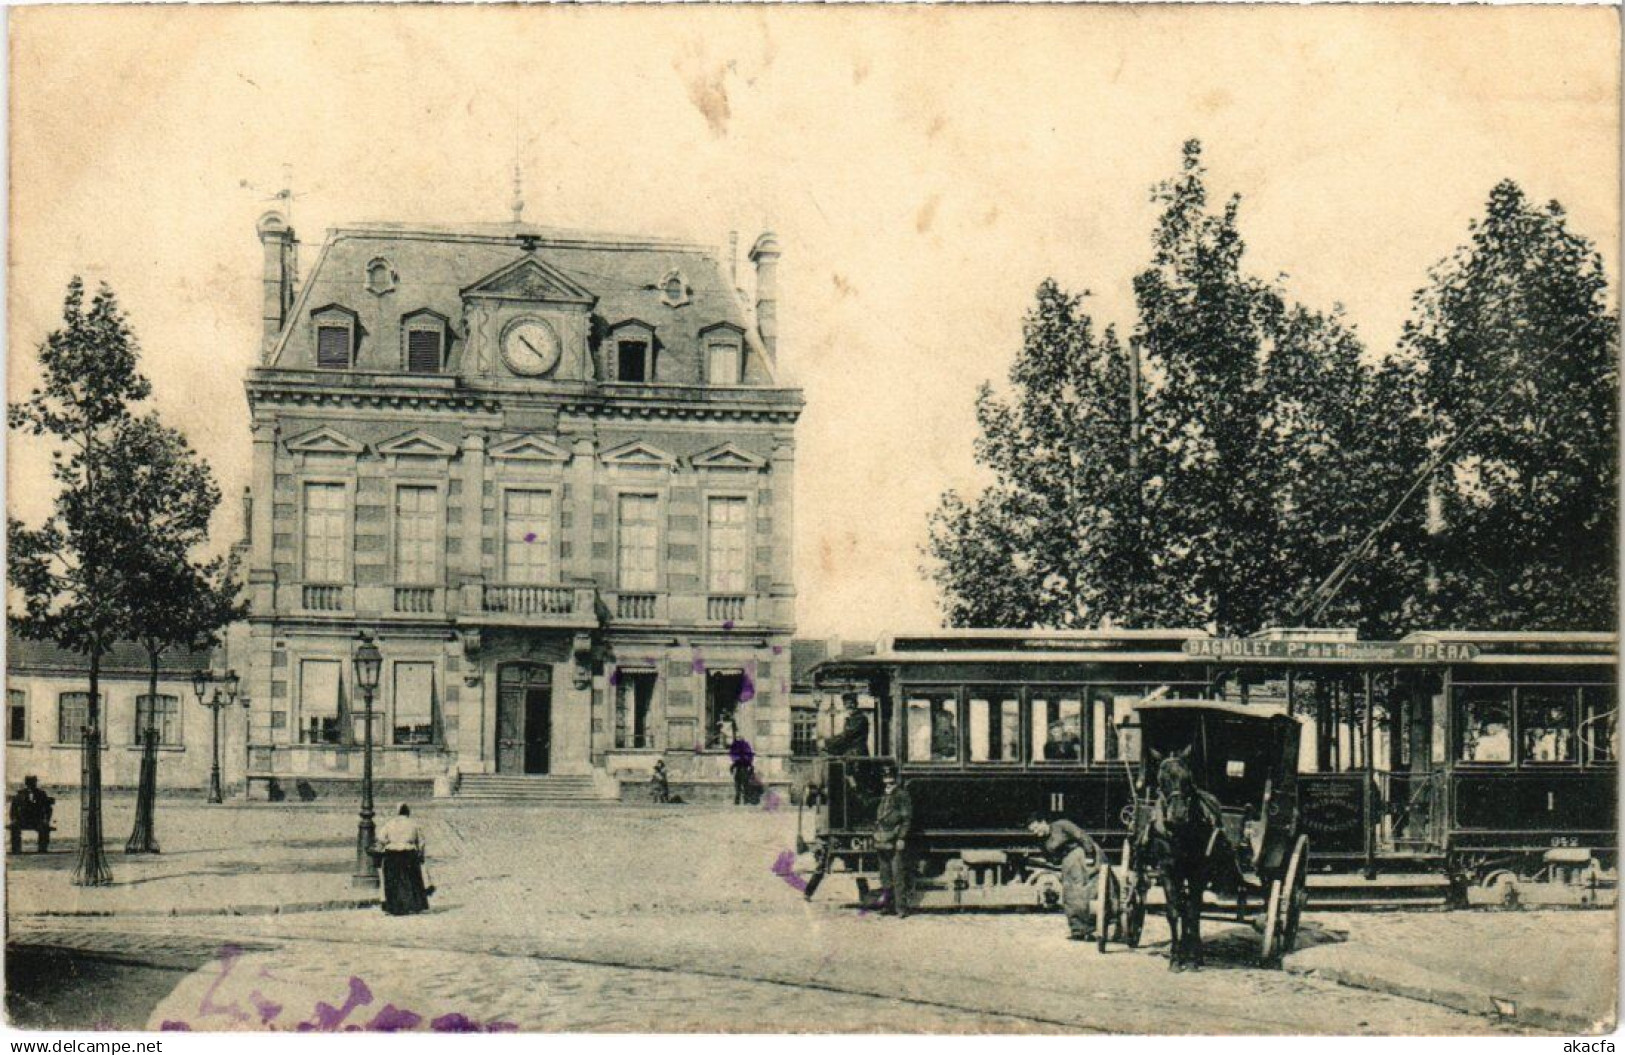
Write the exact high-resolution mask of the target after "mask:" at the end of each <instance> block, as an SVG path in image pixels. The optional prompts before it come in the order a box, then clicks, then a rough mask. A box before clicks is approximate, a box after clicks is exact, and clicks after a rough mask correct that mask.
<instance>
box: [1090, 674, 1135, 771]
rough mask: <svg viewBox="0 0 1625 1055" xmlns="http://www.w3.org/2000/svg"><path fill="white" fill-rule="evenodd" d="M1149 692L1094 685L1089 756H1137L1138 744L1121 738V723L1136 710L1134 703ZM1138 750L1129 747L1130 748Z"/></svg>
mask: <svg viewBox="0 0 1625 1055" xmlns="http://www.w3.org/2000/svg"><path fill="white" fill-rule="evenodd" d="M1144 695H1145V693H1144V692H1142V691H1141V690H1140V689H1138V688H1133V689H1123V688H1109V689H1094V690H1092V691H1091V692H1090V694H1089V696H1090V699H1089V710H1090V718H1089V727H1090V729H1091V731H1092V732H1093V736H1092V737H1091V738H1090V745H1091V747H1090V753H1089V757H1090V758H1091V759H1093V760H1094V761H1096V762H1115V761H1117V760H1118V759H1119V758H1134V757H1136V756H1137V755H1138V753H1139V752H1138V746H1139V745H1138V744H1133V745H1128V744H1124V743H1122V742H1121V741H1120V739H1119V733H1120V732H1126V730H1120V728H1119V727H1120V726H1121V725H1122V724H1123V723H1124V722H1125V721H1127V720H1128V719H1129V718H1131V717H1132V716H1133V714H1134V705H1135V704H1136V703H1138V702H1140V699H1141V698H1142V697H1143V696H1144ZM1130 747H1132V748H1134V750H1128V748H1130Z"/></svg>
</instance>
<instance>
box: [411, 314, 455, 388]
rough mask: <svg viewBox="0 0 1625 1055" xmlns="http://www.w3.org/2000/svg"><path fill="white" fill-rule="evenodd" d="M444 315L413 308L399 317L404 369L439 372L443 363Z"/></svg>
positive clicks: (424, 372) (444, 341)
mask: <svg viewBox="0 0 1625 1055" xmlns="http://www.w3.org/2000/svg"><path fill="white" fill-rule="evenodd" d="M446 330H447V323H446V318H445V316H443V315H441V314H439V313H438V312H433V311H429V310H427V309H425V310H423V311H417V312H413V313H412V314H411V315H408V316H406V317H405V318H404V319H402V320H401V341H402V344H403V358H404V360H405V363H406V372H407V373H409V374H438V373H440V372H441V371H442V370H444V369H445V367H446Z"/></svg>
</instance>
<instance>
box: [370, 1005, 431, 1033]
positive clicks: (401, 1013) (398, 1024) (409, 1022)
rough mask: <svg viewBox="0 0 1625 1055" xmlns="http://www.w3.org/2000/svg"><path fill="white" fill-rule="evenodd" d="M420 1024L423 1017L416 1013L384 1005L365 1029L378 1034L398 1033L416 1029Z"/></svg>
mask: <svg viewBox="0 0 1625 1055" xmlns="http://www.w3.org/2000/svg"><path fill="white" fill-rule="evenodd" d="M422 1023H423V1016H422V1015H420V1014H418V1013H417V1012H416V1011H408V1010H406V1009H405V1008H401V1007H396V1006H395V1005H394V1004H385V1005H384V1009H383V1010H382V1011H380V1012H378V1014H376V1015H374V1016H373V1019H372V1021H371V1022H368V1023H367V1028H368V1029H370V1030H374V1031H376V1032H379V1033H398V1032H400V1031H401V1030H403V1029H416V1028H418V1026H419V1025H421V1024H422Z"/></svg>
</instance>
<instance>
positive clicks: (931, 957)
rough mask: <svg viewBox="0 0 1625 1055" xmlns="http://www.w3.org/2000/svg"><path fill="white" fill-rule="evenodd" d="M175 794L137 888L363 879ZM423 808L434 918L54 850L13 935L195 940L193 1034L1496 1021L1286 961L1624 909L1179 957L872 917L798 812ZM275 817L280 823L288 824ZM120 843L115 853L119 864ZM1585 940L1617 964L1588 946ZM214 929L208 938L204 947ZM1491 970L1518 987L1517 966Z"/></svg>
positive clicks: (1485, 1028) (173, 1008)
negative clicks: (88, 868)
mask: <svg viewBox="0 0 1625 1055" xmlns="http://www.w3.org/2000/svg"><path fill="white" fill-rule="evenodd" d="M170 809H171V813H172V816H171V817H170V818H169V824H168V827H167V829H166V830H167V831H168V832H169V833H170V834H169V838H168V841H167V842H166V844H165V849H166V851H171V852H172V853H173V854H174V856H169V855H168V854H166V862H167V863H166V864H163V865H158V864H151V863H148V864H144V865H142V866H141V867H142V868H145V869H151V870H152V871H149V872H147V873H144V874H142V875H141V876H140V880H141V881H140V882H139V883H137V884H136V887H135V888H136V889H137V890H142V889H144V890H145V891H146V893H143V894H141V895H139V896H140V897H143V898H148V899H150V900H152V901H153V904H154V905H162V904H165V903H167V901H166V899H165V898H164V897H162V896H161V892H162V890H163V888H164V885H165V883H166V882H169V880H167V879H165V878H164V877H163V871H162V870H163V868H164V867H168V868H170V869H171V870H172V871H173V872H174V873H175V874H176V876H177V878H176V880H175V881H176V882H182V881H184V882H187V883H195V882H197V875H196V873H197V872H199V871H207V870H208V869H207V868H204V867H201V866H200V865H199V864H198V863H197V862H198V859H199V858H204V857H206V856H207V855H204V854H202V853H199V854H197V855H192V856H188V848H187V845H186V844H187V843H195V844H196V847H197V849H198V850H199V851H203V850H209V851H210V852H211V854H213V853H219V854H220V855H222V856H230V857H232V858H233V859H238V858H241V857H243V856H249V857H255V855H254V854H252V853H248V852H247V851H241V850H238V849H233V850H231V851H229V853H228V852H227V851H225V850H221V849H219V848H222V847H226V846H242V845H245V844H251V845H256V846H261V847H264V848H265V849H264V850H263V851H261V852H259V855H258V857H255V859H256V860H261V859H263V860H264V861H265V862H266V864H265V867H263V868H261V869H259V870H258V871H256V872H255V880H256V883H257V886H256V887H255V890H254V893H255V897H254V899H253V900H254V901H255V902H257V903H261V904H274V903H278V902H281V901H284V900H286V899H285V898H284V897H283V896H282V895H283V894H285V893H286V892H288V891H291V892H293V893H295V894H297V895H298V897H299V899H309V898H311V897H330V898H332V899H335V900H337V899H342V898H346V897H353V896H354V892H353V891H351V890H350V889H349V888H348V885H347V882H346V880H347V877H346V876H345V875H343V874H342V873H343V868H342V867H334V869H333V871H332V872H331V873H328V874H325V875H319V878H318V879H312V878H311V877H310V873H308V872H307V873H305V875H304V877H303V878H299V879H295V880H291V881H290V883H289V885H288V887H287V889H286V891H285V890H282V889H278V888H277V884H278V882H279V876H280V875H282V874H283V873H282V872H280V871H279V869H282V868H290V867H293V866H292V865H290V864H288V863H287V862H289V861H299V862H304V865H301V867H304V866H305V865H309V863H310V861H309V860H307V859H306V858H307V857H308V856H309V855H311V854H316V855H318V856H323V857H331V858H333V861H334V862H335V864H336V865H337V864H342V863H343V862H344V861H345V860H346V853H347V848H346V846H345V844H344V843H343V840H342V837H343V835H344V834H345V833H346V832H347V831H348V830H350V826H351V825H353V816H352V815H349V814H347V813H343V812H339V811H335V810H315V809H311V808H309V807H305V808H303V809H281V810H270V809H265V810H259V809H231V808H226V809H217V810H213V811H210V810H207V809H205V808H203V807H200V806H190V805H189V806H179V807H170ZM419 812H420V813H421V815H422V816H423V817H424V819H425V822H426V826H427V829H428V833H429V838H430V859H431V867H432V869H433V873H434V880H435V882H436V884H437V885H438V887H439V889H440V893H439V894H438V895H437V896H436V898H435V907H434V911H433V912H431V913H430V914H428V915H426V916H420V917H408V918H391V917H388V916H385V915H383V914H382V913H380V912H378V911H376V910H366V909H352V910H344V911H305V912H289V913H286V914H281V915H275V914H253V915H241V916H226V915H195V916H182V917H174V918H166V917H163V916H160V915H155V914H154V915H135V914H131V913H130V912H129V911H128V910H129V909H130V908H132V906H133V903H132V901H131V900H130V899H132V898H134V897H136V896H137V895H134V894H131V893H130V891H129V889H128V888H125V889H121V888H119V887H115V888H113V889H110V890H107V891H74V893H75V894H77V895H78V896H77V897H76V898H74V899H73V900H72V904H71V906H69V908H70V910H72V911H77V912H93V911H96V909H95V904H96V902H97V900H98V899H103V900H106V901H108V902H109V903H117V904H119V905H121V906H123V907H124V908H125V909H126V911H124V912H122V913H121V914H120V915H116V916H110V917H95V916H78V917H62V916H48V915H32V914H30V913H38V912H42V911H46V909H45V908H44V905H45V904H46V903H48V902H50V901H52V900H53V899H54V898H56V897H58V896H60V895H61V893H62V892H64V891H68V890H73V888H68V887H66V886H65V885H63V886H52V885H51V884H52V883H56V882H61V883H62V884H65V875H63V874H62V873H61V872H60V870H58V869H56V868H55V867H54V866H55V864H56V861H55V858H56V856H57V855H53V860H52V867H51V868H50V869H46V868H44V867H43V866H42V865H40V864H36V863H33V862H28V863H27V865H26V866H25V867H23V868H20V869H17V870H14V871H13V872H11V873H10V874H9V883H10V892H11V894H12V904H13V907H12V912H13V913H14V914H13V916H12V920H11V923H12V928H11V934H10V940H11V941H12V942H13V943H15V944H19V945H23V946H36V947H37V946H44V947H51V948H59V949H60V948H67V949H81V950H96V951H100V952H104V953H105V952H117V953H119V954H121V955H123V956H125V957H128V958H133V959H137V960H140V959H143V958H146V959H152V960H157V961H159V962H171V961H173V959H174V957H175V956H176V955H177V949H180V950H181V951H183V952H184V953H185V955H187V956H190V957H192V959H191V961H190V962H191V964H193V967H192V970H191V971H190V973H189V974H188V975H186V976H185V977H184V979H183V980H182V981H180V983H179V984H178V985H176V986H175V988H174V989H173V991H172V992H170V993H169V994H168V995H167V996H165V997H164V998H163V999H162V1000H160V1001H158V1002H157V1004H156V1006H154V1007H153V1008H151V1009H150V1017H149V1019H148V1021H147V1022H146V1024H147V1025H149V1026H151V1027H152V1028H157V1027H159V1026H161V1025H162V1024H164V1023H165V1022H170V1023H176V1024H185V1025H187V1026H190V1027H191V1028H197V1029H220V1028H265V1027H267V1026H268V1027H271V1028H292V1026H294V1025H297V1024H298V1023H300V1022H313V1023H325V1024H327V1025H329V1026H336V1027H337V1028H343V1027H345V1026H372V1027H373V1028H381V1027H384V1026H390V1025H395V1026H403V1025H411V1024H415V1025H416V1026H417V1027H418V1028H424V1027H427V1026H429V1025H431V1024H433V1023H435V1022H437V1021H438V1022H440V1023H441V1025H442V1026H443V1027H445V1028H452V1027H458V1028H461V1027H465V1026H466V1027H467V1028H476V1027H478V1028H498V1029H509V1028H517V1029H522V1030H530V1029H546V1030H721V1031H750V1030H787V1029H802V1030H910V1029H924V1030H933V1031H954V1030H962V1031H963V1030H974V1031H1087V1030H1107V1031H1126V1032H1164V1033H1166V1032H1175V1033H1177V1032H1195V1031H1231V1032H1263V1033H1273V1032H1330V1033H1395V1032H1398V1033H1435V1034H1437V1033H1445V1034H1459V1033H1489V1032H1496V1031H1500V1030H1504V1029H1508V1028H1514V1027H1517V1026H1518V1025H1519V1023H1518V1022H1517V1021H1515V1020H1514V1021H1512V1022H1497V1021H1496V1020H1495V1019H1493V1018H1491V1017H1488V1016H1487V1015H1483V1014H1470V1013H1464V1012H1463V1011H1462V1010H1457V1009H1453V1008H1451V1007H1447V1006H1439V1005H1438V1004H1436V1003H1432V1002H1426V1001H1425V1000H1422V999H1411V998H1407V997H1405V996H1396V995H1391V994H1389V993H1385V992H1381V991H1373V990H1371V989H1368V988H1355V987H1351V986H1347V985H1341V984H1338V983H1337V982H1336V981H1334V980H1332V979H1331V978H1330V977H1328V976H1327V975H1326V973H1325V971H1324V970H1322V969H1316V970H1315V971H1314V972H1313V973H1309V974H1304V973H1296V972H1295V970H1293V968H1294V966H1295V964H1294V961H1296V960H1299V959H1300V958H1301V959H1303V960H1306V961H1307V960H1309V959H1310V958H1313V957H1320V958H1325V957H1326V956H1327V954H1328V953H1335V952H1336V951H1337V950H1339V949H1353V948H1355V947H1356V946H1358V947H1359V948H1360V949H1362V950H1364V951H1365V952H1367V953H1369V954H1370V955H1373V956H1377V957H1379V958H1381V957H1388V958H1393V957H1403V956H1405V955H1407V954H1408V953H1407V950H1406V948H1405V946H1406V945H1407V944H1410V945H1414V946H1416V947H1417V948H1418V949H1419V950H1422V951H1424V952H1425V950H1426V949H1428V948H1442V949H1456V950H1460V949H1464V948H1472V947H1474V946H1475V945H1481V944H1482V943H1483V942H1484V941H1485V936H1487V935H1493V934H1496V933H1503V932H1504V933H1516V932H1520V931H1523V932H1526V931H1527V929H1528V928H1530V927H1535V928H1541V929H1543V931H1544V932H1545V933H1547V934H1548V935H1559V934H1560V935H1569V936H1571V937H1572V941H1570V942H1568V943H1567V944H1566V946H1565V944H1564V943H1562V942H1559V941H1556V940H1548V941H1547V942H1545V943H1543V945H1546V946H1550V947H1552V948H1554V949H1555V948H1564V947H1566V948H1567V949H1568V950H1569V955H1568V956H1567V959H1568V960H1569V961H1570V962H1571V963H1572V964H1576V965H1583V969H1584V970H1586V971H1589V972H1590V973H1591V974H1592V975H1594V976H1596V975H1599V972H1598V970H1597V964H1598V963H1599V962H1605V963H1606V964H1607V965H1608V967H1609V970H1610V971H1611V968H1612V949H1613V937H1612V924H1613V916H1612V915H1611V914H1603V913H1595V912H1591V913H1522V914H1501V913H1453V914H1426V915H1410V916H1379V915H1361V916H1352V915H1344V916H1334V915H1320V916H1314V917H1311V918H1310V919H1309V920H1308V921H1306V932H1305V943H1304V944H1305V945H1306V946H1307V948H1306V949H1305V951H1303V952H1300V953H1298V954H1295V956H1293V957H1289V959H1288V963H1287V966H1288V968H1289V970H1287V971H1265V970H1260V969H1257V968H1256V967H1254V966H1253V962H1252V956H1253V950H1254V949H1255V948H1256V939H1255V937H1254V935H1253V934H1252V932H1251V930H1250V929H1249V928H1246V927H1244V926H1239V925H1234V924H1231V925H1227V924H1223V923H1213V924H1209V925H1208V927H1207V929H1206V930H1205V932H1204V933H1205V936H1206V937H1207V938H1208V940H1209V943H1210V944H1209V950H1210V953H1209V958H1210V969H1209V970H1206V971H1203V972H1201V973H1200V974H1182V975H1174V974H1170V973H1168V971H1167V969H1166V967H1167V963H1166V959H1165V958H1164V956H1163V955H1162V952H1163V942H1164V938H1165V935H1164V932H1163V930H1162V928H1161V926H1160V923H1159V922H1157V921H1152V924H1151V926H1150V927H1148V934H1147V941H1146V944H1145V946H1144V947H1142V948H1141V949H1139V950H1135V951H1130V950H1124V949H1120V948H1114V949H1112V950H1111V951H1110V952H1108V954H1106V955H1105V956H1101V955H1099V954H1098V953H1096V952H1095V951H1094V949H1093V947H1092V946H1084V945H1079V944H1074V943H1071V942H1067V941H1066V940H1064V931H1065V928H1064V924H1063V923H1062V921H1061V919H1060V918H1059V917H1058V916H1048V915H1040V914H949V913H927V914H923V915H917V916H914V917H911V918H909V919H907V920H903V921H898V920H894V919H891V918H882V917H877V916H872V915H859V914H858V913H856V912H855V911H854V910H853V909H852V908H851V906H850V899H851V896H852V887H851V885H850V883H846V882H842V881H838V880H832V881H831V882H830V883H829V884H827V885H826V887H825V888H824V890H823V891H821V892H820V895H819V897H818V898H817V899H816V900H815V901H814V902H813V903H811V904H807V903H804V902H803V900H802V898H801V895H800V894H799V892H798V891H796V890H794V889H792V887H791V886H790V885H789V884H787V883H786V882H785V880H784V879H783V878H781V877H780V876H778V875H775V874H774V871H773V865H774V862H775V861H776V860H777V859H778V858H779V855H780V854H781V853H783V852H784V851H785V850H787V849H790V848H791V847H793V845H794V839H795V815H794V813H793V812H782V811H781V812H767V811H759V810H756V811H752V810H737V811H735V810H729V809H722V808H706V807H686V808H672V809H660V808H654V807H630V808H609V809H570V808H552V809H537V808H531V809H511V808H501V807H467V806H463V807H446V806H426V807H425V808H424V809H422V810H421V811H419ZM324 832H325V833H326V834H327V837H328V838H327V841H325V842H324V841H323V840H322V839H321V835H322V833H324ZM277 833H282V835H283V836H284V838H285V842H283V843H281V844H280V845H279V844H278V843H277V840H276V839H275V838H274V836H275V835H277ZM233 840H235V842H233ZM318 844H319V845H318ZM288 846H294V847H300V846H303V847H305V849H303V850H297V852H295V851H293V850H289V849H287V847H288ZM555 846H568V847H569V849H568V850H553V849H550V848H551V847H555ZM289 854H292V855H293V856H292V857H289V856H288V855H289ZM61 860H62V861H63V862H66V861H68V855H66V854H63V855H61ZM183 862H188V863H185V864H183ZM275 862H283V863H280V864H278V863H275ZM123 863H124V862H122V861H121V860H120V859H119V857H118V856H117V855H115V859H114V866H115V872H116V873H117V872H119V870H120V866H121V865H122V864H123ZM125 871H126V872H128V871H129V870H128V869H125ZM183 872H184V873H186V874H187V878H186V879H184V880H182V879H180V878H178V877H179V876H180V875H181V874H182V873H183ZM53 877H54V878H53ZM222 881H230V882H236V881H237V880H235V879H229V877H222ZM324 884H325V885H324ZM1407 936H1409V938H1407ZM177 943H179V945H177ZM236 947H241V948H242V950H243V951H242V952H241V954H240V955H238V954H236V953H235V952H234V951H231V950H232V949H233V948H236ZM222 948H225V949H227V951H226V953H225V959H224V960H222V959H221V950H222ZM386 949H387V950H388V951H387V952H385V951H384V950H386ZM1593 949H1594V951H1595V953H1596V954H1597V956H1598V957H1600V958H1601V959H1588V957H1587V955H1586V953H1587V951H1588V950H1593ZM200 950H210V956H209V958H208V959H207V960H206V961H200V960H199V959H198V955H199V951H200ZM166 957H167V959H166ZM1423 959H1425V957H1424V958H1423ZM1322 966H1324V965H1322ZM1571 969H1573V970H1578V969H1580V968H1579V967H1576V968H1571ZM1521 970H1522V971H1523V972H1524V973H1532V975H1533V977H1534V978H1536V979H1539V980H1540V981H1541V984H1542V985H1543V986H1544V988H1545V989H1546V990H1548V991H1550V990H1553V989H1554V988H1555V989H1560V990H1561V989H1563V988H1564V986H1565V985H1566V983H1564V982H1563V981H1562V980H1561V978H1560V977H1559V976H1557V975H1554V973H1553V972H1554V971H1555V970H1556V965H1549V966H1547V965H1537V964H1528V965H1525V966H1524V967H1523V968H1521ZM352 979H355V981H354V982H352ZM357 984H359V986H360V988H359V989H357V988H355V986H356V985H357ZM1496 984H1497V985H1501V986H1502V987H1503V988H1506V987H1507V986H1513V987H1515V986H1516V985H1517V984H1519V983H1518V982H1517V980H1516V978H1515V977H1511V976H1510V975H1508V976H1507V977H1505V978H1504V980H1503V981H1497V982H1496ZM1605 988H1606V987H1604V986H1602V985H1600V984H1594V985H1592V986H1591V988H1590V989H1585V990H1577V991H1576V996H1577V997H1584V998H1586V999H1590V1000H1593V1001H1595V1000H1596V999H1603V1000H1606V999H1607V997H1606V995H1604V996H1603V997H1600V998H1599V997H1596V996H1595V993H1596V992H1601V991H1603V990H1604V989H1605ZM1513 995H1514V996H1516V994H1513ZM363 996H364V997H365V999H362V997H363ZM346 1004H349V1005H350V1006H349V1007H348V1009H346ZM323 1005H325V1006H326V1007H327V1008H328V1009H329V1012H328V1013H327V1017H326V1018H323V1017H322V1014H323V1013H322V1012H321V1010H320V1008H321V1007H322V1006H323ZM273 1006H274V1007H275V1008H276V1011H275V1013H274V1014H267V1013H266V1010H265V1009H267V1008H270V1007H273ZM340 1010H343V1011H344V1013H343V1016H342V1019H338V1020H335V1019H334V1018H333V1016H334V1015H337V1014H338V1013H339V1011H340ZM1603 1013H1606V1009H1605V1011H1604V1012H1603ZM380 1015H382V1016H383V1017H382V1018H380V1017H379V1016H380ZM448 1016H449V1017H448ZM84 1024H86V1025H88V1024H93V1023H84Z"/></svg>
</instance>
